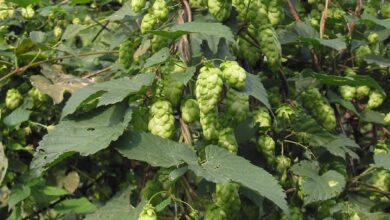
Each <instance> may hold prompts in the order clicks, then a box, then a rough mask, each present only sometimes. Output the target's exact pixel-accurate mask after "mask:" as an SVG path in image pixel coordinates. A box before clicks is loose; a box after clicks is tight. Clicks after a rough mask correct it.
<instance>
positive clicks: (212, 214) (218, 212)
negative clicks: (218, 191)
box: [204, 204, 228, 220]
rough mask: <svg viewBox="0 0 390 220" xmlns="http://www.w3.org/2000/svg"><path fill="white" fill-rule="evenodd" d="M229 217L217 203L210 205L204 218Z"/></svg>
mask: <svg viewBox="0 0 390 220" xmlns="http://www.w3.org/2000/svg"><path fill="white" fill-rule="evenodd" d="M226 219H228V217H227V215H226V213H225V211H223V209H222V208H221V207H219V206H217V205H215V204H213V205H209V206H208V207H207V210H206V212H205V214H204V220H226Z"/></svg>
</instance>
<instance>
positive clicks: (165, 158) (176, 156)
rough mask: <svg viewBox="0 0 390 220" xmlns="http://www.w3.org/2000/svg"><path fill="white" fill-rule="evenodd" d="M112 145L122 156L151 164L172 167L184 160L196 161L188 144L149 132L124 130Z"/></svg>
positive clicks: (187, 161)
mask: <svg viewBox="0 0 390 220" xmlns="http://www.w3.org/2000/svg"><path fill="white" fill-rule="evenodd" d="M113 145H114V146H115V147H116V148H117V150H118V151H119V153H121V154H122V155H123V156H124V157H127V158H129V159H133V160H140V161H145V162H148V163H149V164H150V165H152V166H158V167H172V166H178V165H180V164H183V163H185V162H186V163H197V156H196V153H195V151H193V150H191V148H189V147H188V146H186V145H184V144H180V143H177V142H174V141H171V140H168V139H162V138H160V137H158V136H155V135H152V134H150V133H143V132H140V133H138V132H126V133H125V134H124V135H122V136H121V137H120V138H119V140H118V141H116V142H115V143H114V144H113ZM161 152H164V153H163V154H162V153H161Z"/></svg>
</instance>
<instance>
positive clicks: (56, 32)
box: [53, 25, 62, 38]
mask: <svg viewBox="0 0 390 220" xmlns="http://www.w3.org/2000/svg"><path fill="white" fill-rule="evenodd" d="M53 34H54V36H55V37H56V38H60V37H61V35H62V28H61V27H60V26H58V25H57V26H55V27H54V30H53Z"/></svg>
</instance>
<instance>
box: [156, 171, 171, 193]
mask: <svg viewBox="0 0 390 220" xmlns="http://www.w3.org/2000/svg"><path fill="white" fill-rule="evenodd" d="M172 170H173V169H169V168H161V169H159V170H158V171H157V173H156V176H155V179H156V180H157V181H158V182H159V183H160V184H161V186H162V189H163V190H169V189H170V188H171V187H172V186H173V185H174V184H175V181H172V179H170V177H169V175H170V173H171V172H172Z"/></svg>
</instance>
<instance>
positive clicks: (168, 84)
mask: <svg viewBox="0 0 390 220" xmlns="http://www.w3.org/2000/svg"><path fill="white" fill-rule="evenodd" d="M183 89H184V85H183V83H182V82H180V81H177V80H163V90H162V96H163V97H164V98H165V99H166V100H168V101H169V102H171V103H172V105H173V106H177V105H178V104H179V101H180V99H181V96H182V93H183Z"/></svg>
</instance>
